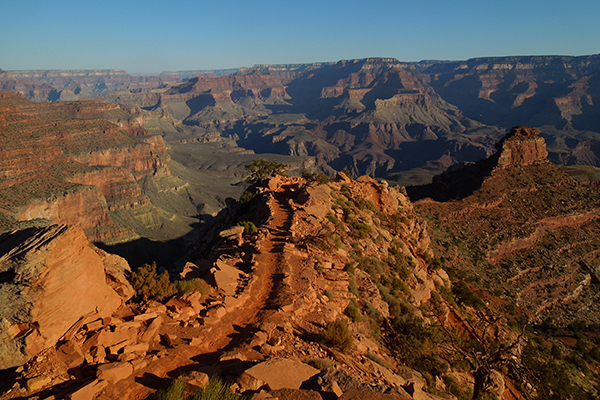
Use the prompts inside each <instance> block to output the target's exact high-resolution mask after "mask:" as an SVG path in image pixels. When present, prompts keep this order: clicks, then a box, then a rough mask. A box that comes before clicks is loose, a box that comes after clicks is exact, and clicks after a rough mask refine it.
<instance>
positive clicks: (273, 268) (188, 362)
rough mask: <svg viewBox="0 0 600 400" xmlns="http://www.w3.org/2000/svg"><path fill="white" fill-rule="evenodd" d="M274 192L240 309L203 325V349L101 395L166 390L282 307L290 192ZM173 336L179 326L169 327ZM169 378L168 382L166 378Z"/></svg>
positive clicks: (181, 348)
mask: <svg viewBox="0 0 600 400" xmlns="http://www.w3.org/2000/svg"><path fill="white" fill-rule="evenodd" d="M283 189H284V191H282V192H277V193H275V194H274V197H273V198H272V199H271V201H270V203H271V209H272V216H271V218H270V220H269V221H268V224H267V225H266V228H267V230H268V232H269V234H268V235H267V236H266V237H265V238H263V239H261V240H259V241H258V243H257V248H258V254H257V255H256V256H255V261H256V268H255V271H254V272H253V276H255V277H256V278H255V279H256V280H255V283H254V285H252V287H251V289H250V292H249V294H250V300H249V301H248V302H247V303H246V304H244V306H243V307H241V308H239V309H237V310H234V311H231V312H228V313H227V314H226V315H225V316H224V317H223V318H221V319H220V320H219V321H217V322H215V323H214V324H212V325H210V326H203V327H201V328H199V331H198V332H197V334H196V335H195V337H197V338H200V339H201V340H202V342H203V344H202V345H201V346H200V347H191V346H189V345H187V344H185V343H182V344H180V345H178V346H176V347H175V348H173V349H169V350H168V355H166V356H164V357H162V358H160V359H158V360H156V361H154V362H152V363H151V364H149V366H148V367H146V368H144V369H141V370H140V371H137V372H136V373H135V374H134V376H132V377H130V378H129V379H127V380H126V381H121V382H120V383H119V385H116V387H112V388H108V389H106V390H105V391H104V392H103V394H104V395H105V396H108V397H109V398H121V399H144V398H146V397H147V396H148V394H149V393H150V392H151V391H152V390H153V389H158V388H161V387H165V386H166V385H168V382H169V381H170V380H171V379H173V378H175V377H176V376H178V375H179V374H180V373H181V371H184V370H187V369H193V368H194V367H195V366H198V365H199V364H204V365H210V364H214V363H216V362H218V360H219V357H220V356H221V355H222V354H223V353H225V352H227V351H230V350H233V349H235V348H236V347H238V346H239V345H241V344H242V343H244V342H246V341H247V340H249V339H251V338H252V336H253V335H254V333H255V332H256V331H258V330H259V328H260V325H261V323H262V322H263V321H264V320H265V319H266V318H267V317H268V316H269V315H271V314H273V313H274V312H275V311H276V310H277V309H278V308H279V306H280V305H281V304H280V303H281V298H280V297H281V296H280V295H281V290H280V289H281V285H282V281H283V276H284V274H283V272H282V268H283V264H284V262H285V260H284V257H283V248H284V244H285V243H286V241H287V240H288V238H289V237H290V236H291V234H290V227H291V224H292V214H293V212H292V209H291V207H290V205H289V203H288V198H289V196H290V191H289V190H290V188H286V187H284V188H283ZM171 331H172V333H173V334H174V335H177V334H178V331H177V327H174V328H171ZM167 378H169V379H167Z"/></svg>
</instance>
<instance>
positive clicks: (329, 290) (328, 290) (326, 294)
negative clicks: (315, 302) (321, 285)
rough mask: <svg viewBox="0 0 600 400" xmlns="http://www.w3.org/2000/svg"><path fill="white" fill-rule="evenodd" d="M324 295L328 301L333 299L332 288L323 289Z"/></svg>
mask: <svg viewBox="0 0 600 400" xmlns="http://www.w3.org/2000/svg"><path fill="white" fill-rule="evenodd" d="M325 296H327V298H328V299H329V300H330V301H331V300H333V290H331V289H327V290H326V291H325Z"/></svg>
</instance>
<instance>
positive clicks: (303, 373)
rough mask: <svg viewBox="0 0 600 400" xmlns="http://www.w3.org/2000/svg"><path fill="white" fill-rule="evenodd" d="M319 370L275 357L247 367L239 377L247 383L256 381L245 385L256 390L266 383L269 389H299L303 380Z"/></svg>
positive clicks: (298, 362)
mask: <svg viewBox="0 0 600 400" xmlns="http://www.w3.org/2000/svg"><path fill="white" fill-rule="evenodd" d="M319 372H320V371H319V370H318V369H316V368H313V367H311V366H310V365H307V364H304V363H302V362H300V361H294V360H290V359H285V358H275V359H272V360H269V361H265V362H263V363H260V364H257V365H255V366H254V367H252V368H249V369H247V370H246V371H245V372H244V373H243V374H242V376H241V377H240V379H243V380H245V382H247V383H251V382H255V383H256V384H253V385H252V384H249V385H247V387H248V389H249V390H258V389H260V388H261V387H262V386H263V385H267V386H268V387H269V388H270V389H271V390H277V389H300V386H302V383H303V382H305V381H307V380H309V379H310V378H312V377H313V376H315V375H317V374H318V373H319ZM261 382H262V384H260V383H261Z"/></svg>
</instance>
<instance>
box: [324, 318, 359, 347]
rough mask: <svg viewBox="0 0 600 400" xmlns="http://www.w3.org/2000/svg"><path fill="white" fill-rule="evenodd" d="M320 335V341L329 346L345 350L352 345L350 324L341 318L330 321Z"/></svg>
mask: <svg viewBox="0 0 600 400" xmlns="http://www.w3.org/2000/svg"><path fill="white" fill-rule="evenodd" d="M320 336H321V340H320V341H321V342H322V343H323V344H325V345H327V346H329V347H335V348H337V349H339V350H342V351H343V350H346V349H348V348H349V347H350V346H352V335H351V334H350V331H349V330H348V324H347V323H346V321H344V320H341V319H338V320H335V321H333V322H330V323H328V324H327V327H326V328H325V330H324V331H323V332H322V333H321V335H320Z"/></svg>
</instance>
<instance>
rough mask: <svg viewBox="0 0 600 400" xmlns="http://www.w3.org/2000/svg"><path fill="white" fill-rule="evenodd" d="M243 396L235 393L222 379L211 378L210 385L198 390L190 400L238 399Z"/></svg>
mask: <svg viewBox="0 0 600 400" xmlns="http://www.w3.org/2000/svg"><path fill="white" fill-rule="evenodd" d="M241 398H242V397H241V396H240V395H238V394H235V393H234V392H233V391H232V390H231V389H230V388H229V386H227V384H226V383H225V382H223V381H222V380H221V379H218V378H211V379H210V381H209V382H208V386H206V388H204V389H200V390H199V391H198V392H196V393H195V394H194V395H193V396H192V397H190V400H238V399H241Z"/></svg>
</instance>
